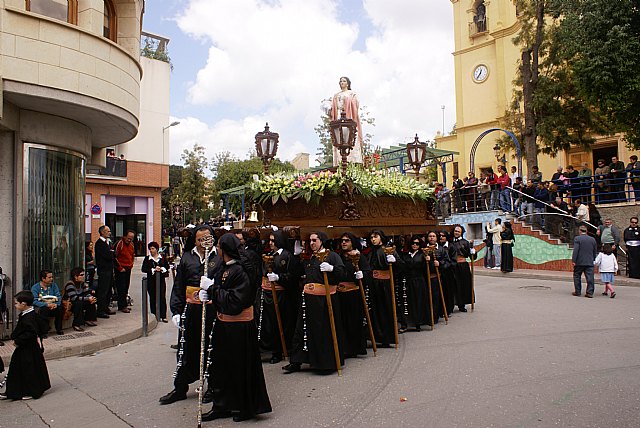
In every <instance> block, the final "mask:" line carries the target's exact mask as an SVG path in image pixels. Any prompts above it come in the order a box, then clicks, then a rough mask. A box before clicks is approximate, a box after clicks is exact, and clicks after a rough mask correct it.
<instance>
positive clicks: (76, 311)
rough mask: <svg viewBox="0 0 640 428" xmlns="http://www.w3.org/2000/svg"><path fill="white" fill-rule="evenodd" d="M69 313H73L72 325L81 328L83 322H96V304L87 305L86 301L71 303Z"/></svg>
mask: <svg viewBox="0 0 640 428" xmlns="http://www.w3.org/2000/svg"><path fill="white" fill-rule="evenodd" d="M71 311H72V312H73V325H74V326H78V327H80V326H83V325H84V323H85V321H95V320H96V304H95V303H93V304H92V303H89V302H88V301H86V300H76V301H75V302H71Z"/></svg>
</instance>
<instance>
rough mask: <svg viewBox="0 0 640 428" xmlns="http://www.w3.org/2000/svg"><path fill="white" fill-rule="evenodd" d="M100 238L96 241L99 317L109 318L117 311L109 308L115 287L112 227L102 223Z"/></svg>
mask: <svg viewBox="0 0 640 428" xmlns="http://www.w3.org/2000/svg"><path fill="white" fill-rule="evenodd" d="M98 233H99V234H100V238H98V240H97V241H96V243H95V253H96V259H95V260H96V269H97V271H98V288H97V292H96V298H97V299H98V315H97V316H98V318H109V315H115V311H112V310H111V309H109V303H110V302H111V289H112V287H113V258H114V255H113V248H112V246H111V239H109V238H111V229H110V228H109V226H106V225H102V226H100V228H99V229H98Z"/></svg>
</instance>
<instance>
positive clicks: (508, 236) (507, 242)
mask: <svg viewBox="0 0 640 428" xmlns="http://www.w3.org/2000/svg"><path fill="white" fill-rule="evenodd" d="M500 238H502V264H501V265H500V270H501V271H502V272H513V244H514V242H515V236H514V235H513V229H511V223H509V222H508V221H505V222H504V223H503V224H502V232H500Z"/></svg>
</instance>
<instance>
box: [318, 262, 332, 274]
mask: <svg viewBox="0 0 640 428" xmlns="http://www.w3.org/2000/svg"><path fill="white" fill-rule="evenodd" d="M320 272H333V265H330V264H329V263H327V262H322V263H320Z"/></svg>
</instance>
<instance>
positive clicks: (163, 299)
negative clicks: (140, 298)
mask: <svg viewBox="0 0 640 428" xmlns="http://www.w3.org/2000/svg"><path fill="white" fill-rule="evenodd" d="M156 275H162V274H156ZM156 275H153V276H152V275H148V276H147V293H148V294H149V307H150V309H151V313H152V314H153V315H156V285H157V282H156V281H157V280H156ZM158 317H160V318H162V319H166V318H167V283H166V282H165V280H164V278H163V277H162V276H160V313H159V314H158Z"/></svg>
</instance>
